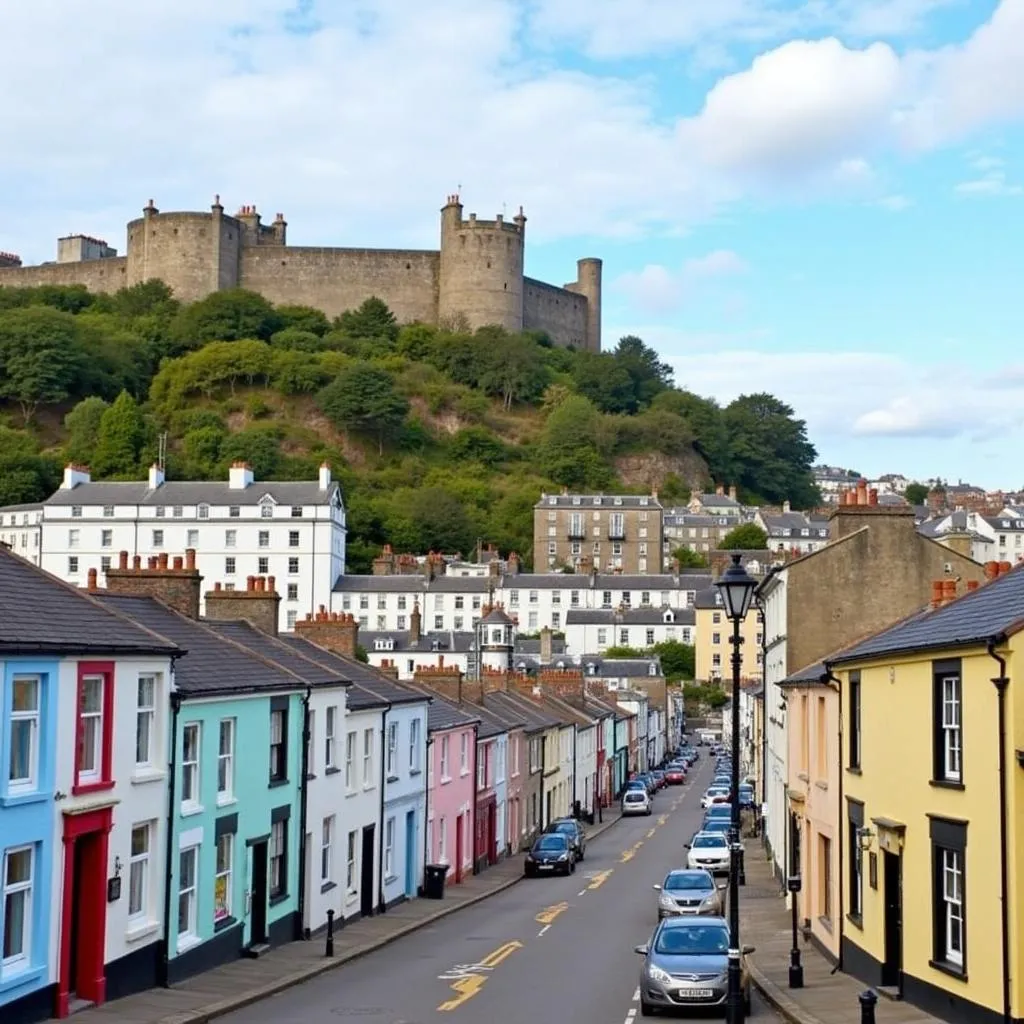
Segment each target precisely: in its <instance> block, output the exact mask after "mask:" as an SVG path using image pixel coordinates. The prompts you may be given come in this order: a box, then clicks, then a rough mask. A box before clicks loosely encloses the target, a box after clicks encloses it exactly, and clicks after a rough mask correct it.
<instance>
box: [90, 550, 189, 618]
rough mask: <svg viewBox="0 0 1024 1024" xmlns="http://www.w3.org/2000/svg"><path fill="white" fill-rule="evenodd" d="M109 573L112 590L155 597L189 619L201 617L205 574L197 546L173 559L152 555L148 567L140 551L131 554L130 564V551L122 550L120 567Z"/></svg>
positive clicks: (113, 592)
mask: <svg viewBox="0 0 1024 1024" xmlns="http://www.w3.org/2000/svg"><path fill="white" fill-rule="evenodd" d="M106 577H107V590H109V591H110V593H112V594H131V595H133V596H135V597H153V598H156V599H157V600H158V601H162V602H163V603H164V604H165V605H167V606H168V607H169V608H173V609H174V610H175V611H176V612H180V613H181V614H182V615H186V616H188V618H190V619H198V618H199V598H200V594H201V593H202V591H201V587H202V583H203V577H202V576H201V575H200V574H199V570H198V569H197V568H196V552H195V549H194V548H189V549H188V550H187V551H186V552H185V557H184V558H182V557H181V556H180V555H175V557H174V560H173V562H172V561H170V560H169V559H168V557H167V555H166V554H161V555H160V556H158V557H156V556H155V557H152V558H150V559H149V560H148V561H147V563H146V567H145V568H143V567H142V559H141V558H140V557H139V556H138V555H135V556H134V557H133V558H132V564H131V567H129V565H128V552H127V551H122V552H121V553H120V554H119V555H118V562H117V568H116V569H113V568H111V569H107V571H106Z"/></svg>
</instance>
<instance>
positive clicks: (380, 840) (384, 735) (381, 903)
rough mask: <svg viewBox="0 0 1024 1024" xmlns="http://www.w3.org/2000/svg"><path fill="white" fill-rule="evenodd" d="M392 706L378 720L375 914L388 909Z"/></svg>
mask: <svg viewBox="0 0 1024 1024" xmlns="http://www.w3.org/2000/svg"><path fill="white" fill-rule="evenodd" d="M392 706H393V705H392V704H391V701H388V704H387V707H386V708H384V713H383V714H382V715H381V720H380V811H379V819H378V820H379V821H380V828H379V829H378V830H377V912H378V913H380V914H386V913H387V909H388V908H387V904H386V902H385V899H384V842H385V840H386V838H387V837H386V836H385V834H384V832H385V828H386V823H385V820H384V804H385V802H386V801H385V797H386V794H387V785H388V715H390V714H391V708H392Z"/></svg>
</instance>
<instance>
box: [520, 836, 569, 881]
mask: <svg viewBox="0 0 1024 1024" xmlns="http://www.w3.org/2000/svg"><path fill="white" fill-rule="evenodd" d="M575 870H576V858H575V857H574V856H573V852H572V843H571V842H570V839H569V836H567V835H565V834H564V833H562V832H545V833H543V834H542V835H539V836H537V838H536V839H535V840H534V841H533V846H531V847H530V850H529V852H528V853H527V854H526V863H525V865H524V867H523V874H525V875H526V877H527V878H534V877H536V876H537V875H569V874H572V872H573V871H575Z"/></svg>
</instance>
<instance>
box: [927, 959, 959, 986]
mask: <svg viewBox="0 0 1024 1024" xmlns="http://www.w3.org/2000/svg"><path fill="white" fill-rule="evenodd" d="M928 966H929V967H930V968H932V970H934V971H938V972H939V973H940V974H945V975H946V977H947V978H956V980H957V981H963V982H966V981H967V972H966V971H965V970H964V969H963V968H962V967H957V966H956V964H950V963H946V961H945V960H929V961H928Z"/></svg>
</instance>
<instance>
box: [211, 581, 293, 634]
mask: <svg viewBox="0 0 1024 1024" xmlns="http://www.w3.org/2000/svg"><path fill="white" fill-rule="evenodd" d="M275 584H276V581H275V579H274V577H273V576H269V577H268V576H249V577H248V578H247V579H246V581H245V590H224V589H223V587H222V586H221V585H220V584H219V583H214V585H213V590H208V591H207V592H206V617H207V618H208V619H210V620H212V621H213V622H237V621H238V620H239V619H241V620H242V621H244V622H248V623H249V625H250V626H253V627H254V628H255V629H258V630H260V631H261V632H263V633H268V634H269V635H270V636H277V629H278V611H277V609H278V606H279V605H280V603H281V595H280V594H279V593H278V592H277V588H276V586H275Z"/></svg>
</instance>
